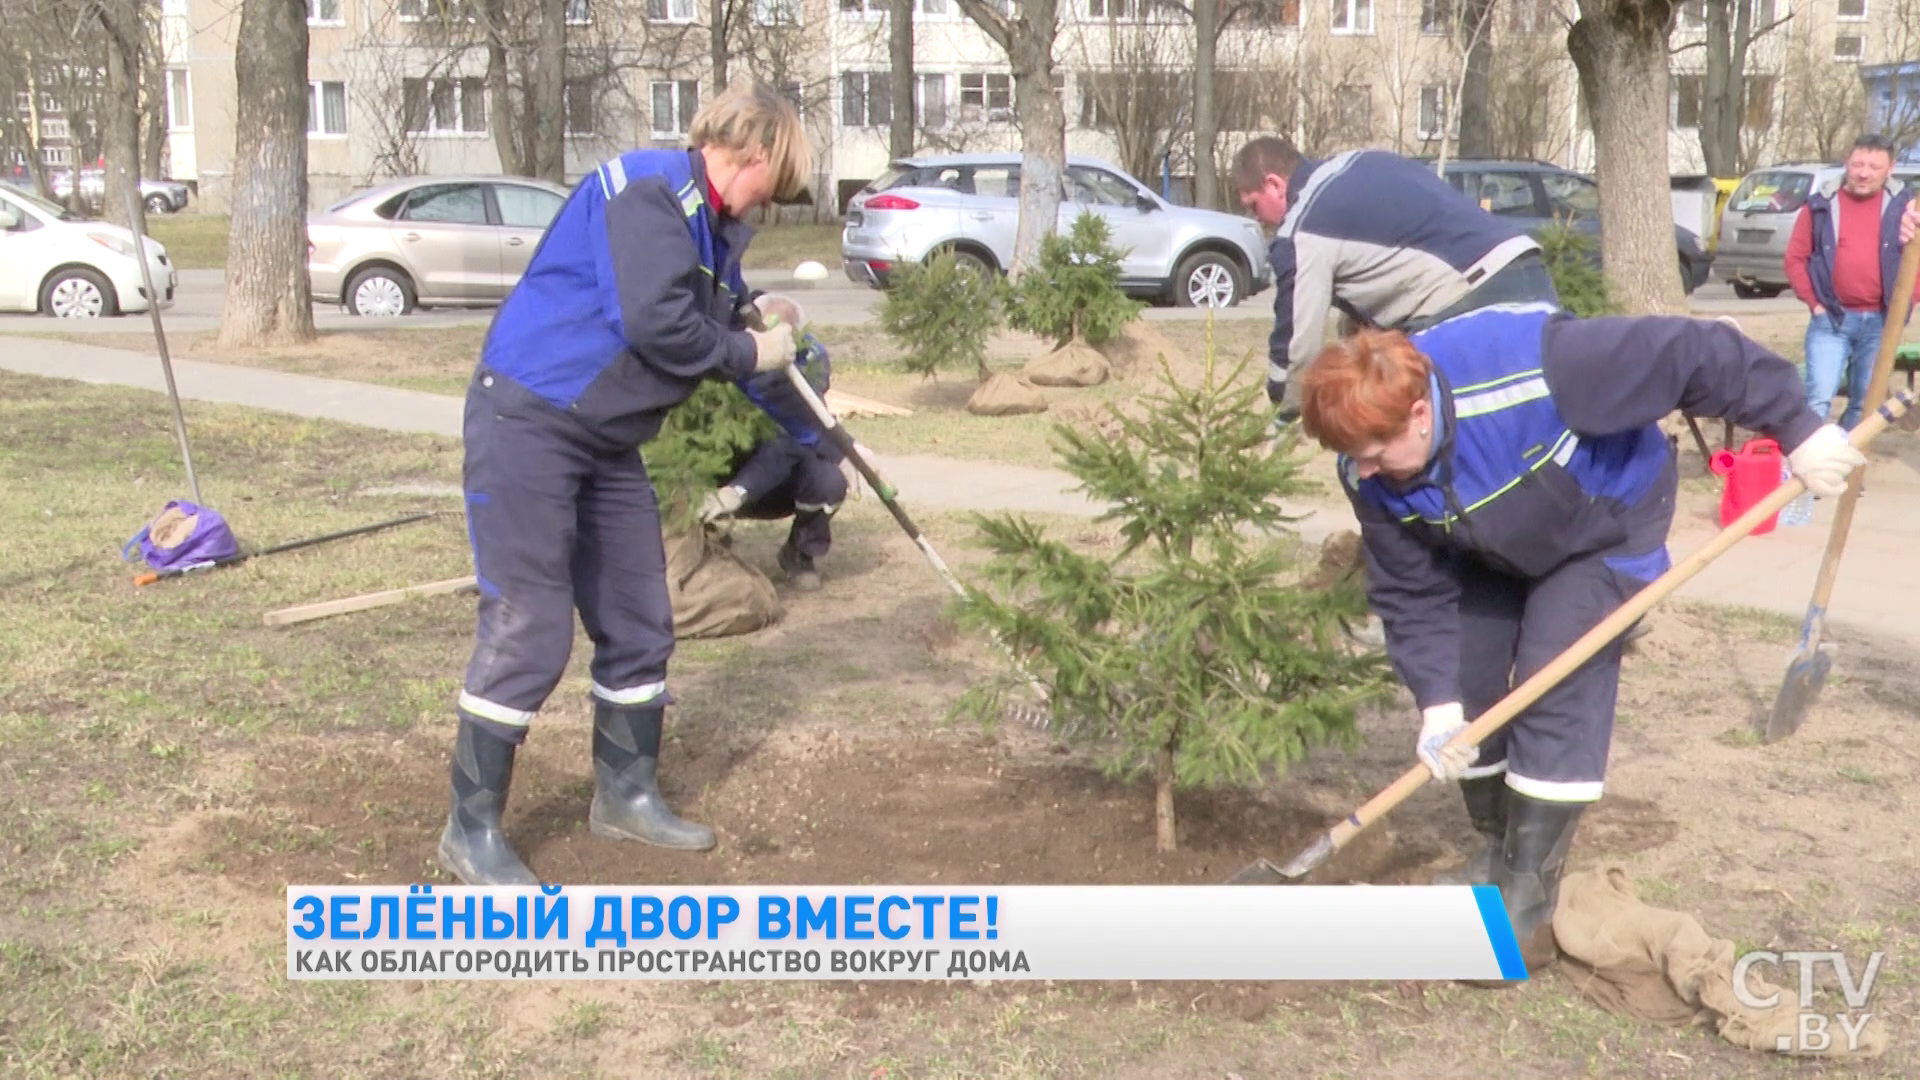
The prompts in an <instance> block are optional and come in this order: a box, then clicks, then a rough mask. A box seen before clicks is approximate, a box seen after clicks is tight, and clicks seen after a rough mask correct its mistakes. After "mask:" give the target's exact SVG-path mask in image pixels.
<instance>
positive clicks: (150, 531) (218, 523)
mask: <svg viewBox="0 0 1920 1080" xmlns="http://www.w3.org/2000/svg"><path fill="white" fill-rule="evenodd" d="M135 546H138V547H139V548H140V555H141V557H142V558H143V559H145V560H146V563H147V565H148V566H150V567H152V568H153V569H155V570H176V569H180V568H182V567H188V566H197V565H199V564H201V563H208V562H213V561H214V560H216V559H225V558H230V557H232V556H234V555H238V554H240V542H239V541H238V540H236V539H234V536H233V530H232V529H231V528H229V527H228V526H227V519H226V518H223V517H221V516H220V513H219V511H217V510H211V509H208V508H207V507H204V506H197V505H195V504H193V503H190V502H185V501H182V500H178V499H176V500H174V501H173V502H170V503H168V504H167V507H166V509H164V510H162V511H160V513H159V515H158V516H157V517H155V518H154V519H153V520H152V521H149V522H147V524H146V525H145V526H143V527H142V528H141V529H140V531H139V532H137V533H135V534H134V535H133V539H131V540H128V541H127V542H126V545H125V546H124V547H122V548H121V549H120V557H121V559H123V560H127V561H131V560H132V558H133V555H132V552H133V549H134V547H135Z"/></svg>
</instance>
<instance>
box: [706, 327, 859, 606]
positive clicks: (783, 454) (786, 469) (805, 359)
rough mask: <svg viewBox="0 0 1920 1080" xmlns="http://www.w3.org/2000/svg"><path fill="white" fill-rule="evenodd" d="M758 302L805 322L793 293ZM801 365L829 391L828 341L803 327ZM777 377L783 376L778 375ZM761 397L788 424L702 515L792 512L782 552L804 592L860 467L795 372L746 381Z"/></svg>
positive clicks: (785, 568) (812, 586) (815, 577)
mask: <svg viewBox="0 0 1920 1080" xmlns="http://www.w3.org/2000/svg"><path fill="white" fill-rule="evenodd" d="M754 305H755V306H756V307H758V308H759V309H760V310H761V312H762V313H763V314H764V315H765V316H766V317H767V321H769V322H772V321H773V320H775V319H778V320H779V321H781V322H784V323H786V324H788V325H790V326H796V327H803V326H805V325H806V321H805V318H804V316H803V315H802V314H801V311H800V305H799V304H798V303H797V302H796V301H794V300H793V299H791V298H790V297H785V296H779V295H775V294H770V293H769V294H763V295H761V296H758V297H755V298H754ZM799 346H800V348H799V351H798V353H797V354H796V355H795V357H794V362H793V366H794V369H795V370H797V371H799V372H800V373H801V374H802V375H804V376H805V377H806V380H807V385H809V386H811V387H812V388H813V392H814V393H816V394H820V395H825V394H826V392H827V387H828V386H829V385H830V384H831V382H832V378H833V369H832V359H831V358H830V357H829V356H828V354H827V348H826V346H824V345H822V344H820V342H819V341H818V340H817V339H815V338H814V336H813V335H812V334H808V333H803V334H802V335H801V337H800V342H799ZM776 380H777V381H776ZM747 388H748V391H749V392H750V393H751V394H752V395H753V396H754V400H755V401H756V403H758V404H760V407H761V408H762V409H763V410H764V411H765V412H767V413H768V415H770V416H772V417H773V418H774V419H775V420H776V421H778V422H779V423H780V425H781V429H782V430H781V431H780V433H779V434H777V435H775V436H774V437H772V438H770V439H767V440H765V441H763V442H761V443H760V444H759V445H758V446H756V447H754V449H753V452H752V453H751V454H750V455H748V456H747V458H746V460H745V462H744V463H742V464H740V465H739V467H738V468H737V470H736V471H735V473H734V475H733V478H732V479H731V480H729V481H728V482H727V483H725V484H723V485H721V486H720V487H719V488H717V489H716V490H714V491H713V492H711V493H709V494H708V495H707V497H706V500H705V501H704V502H703V503H702V504H701V507H700V520H701V521H703V522H711V521H718V520H720V519H721V518H724V517H737V518H747V519H751V520H755V521H778V520H780V519H782V518H786V517H792V518H793V526H792V527H791V528H790V529H788V531H787V542H786V543H785V544H782V545H781V547H780V552H779V555H778V556H777V558H778V561H779V564H780V570H781V572H782V573H784V574H785V575H786V576H787V581H788V582H789V583H791V584H792V585H793V587H794V588H796V589H799V590H800V591H802V592H812V591H814V590H816V589H818V588H820V569H819V566H818V565H817V563H818V560H820V559H823V558H825V557H826V555H827V551H828V550H829V549H831V548H832V547H833V514H834V512H835V511H837V510H839V509H840V504H841V503H842V502H843V501H845V499H846V498H847V494H848V492H853V493H854V496H855V497H856V498H858V497H859V496H858V493H859V490H860V486H859V485H860V477H859V473H858V472H856V471H855V470H854V468H853V464H852V463H851V462H849V461H848V460H847V459H846V455H844V454H842V453H841V452H840V447H839V446H837V445H836V444H835V443H834V441H833V440H832V439H830V438H828V437H827V435H826V432H825V430H824V429H823V428H822V427H821V425H820V422H819V419H818V418H817V417H815V416H814V415H813V413H812V410H811V409H810V408H809V407H808V405H807V403H806V401H805V400H803V399H802V398H801V397H800V394H799V392H798V391H796V390H795V389H794V388H793V386H792V384H791V382H789V380H788V378H787V377H786V376H785V375H784V374H782V375H778V376H766V375H762V376H756V377H755V378H754V379H752V380H750V381H749V382H748V383H747Z"/></svg>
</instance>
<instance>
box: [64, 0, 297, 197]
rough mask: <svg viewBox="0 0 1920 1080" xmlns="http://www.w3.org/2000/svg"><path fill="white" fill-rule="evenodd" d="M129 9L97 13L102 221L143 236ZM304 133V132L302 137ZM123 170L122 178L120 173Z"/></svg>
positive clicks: (133, 29)
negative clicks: (103, 58) (102, 93)
mask: <svg viewBox="0 0 1920 1080" xmlns="http://www.w3.org/2000/svg"><path fill="white" fill-rule="evenodd" d="M130 9H131V4H129V3H127V2H125V0H109V2H108V3H104V4H102V5H101V6H100V7H99V8H98V9H96V10H97V13H98V15H99V19H100V26H101V29H103V30H105V31H106V33H105V35H104V37H105V39H106V50H107V98H106V101H105V102H104V103H103V104H104V106H105V108H104V109H103V110H102V111H103V112H104V113H105V114H106V116H105V122H104V123H103V124H102V125H101V126H102V128H103V129H104V134H105V136H106V137H105V140H104V141H105V144H106V145H105V148H104V149H105V153H106V159H107V175H106V177H105V180H106V187H105V189H104V191H103V193H102V194H103V197H104V198H105V199H106V205H105V206H103V207H101V209H100V216H101V217H102V218H104V219H106V220H107V221H111V222H113V223H114V224H116V225H124V226H126V227H127V228H129V229H132V230H133V231H134V232H136V233H140V234H142V235H145V234H146V231H147V209H146V207H145V206H142V205H141V202H140V34H141V31H140V24H139V22H138V19H137V17H136V16H135V13H134V12H133V11H132V10H130ZM302 134H304V131H303V132H302ZM122 170H125V172H126V175H125V176H124V177H123V176H122V175H121V171H122ZM79 187H80V163H79V162H78V161H75V162H74V190H76V191H77V190H79ZM129 188H131V189H132V191H133V220H131V221H129V220H128V219H127V192H128V189H129Z"/></svg>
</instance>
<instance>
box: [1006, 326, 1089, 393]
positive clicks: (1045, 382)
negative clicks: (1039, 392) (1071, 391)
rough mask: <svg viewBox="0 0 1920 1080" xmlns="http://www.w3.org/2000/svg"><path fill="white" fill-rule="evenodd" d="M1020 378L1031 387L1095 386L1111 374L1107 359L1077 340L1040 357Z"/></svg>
mask: <svg viewBox="0 0 1920 1080" xmlns="http://www.w3.org/2000/svg"><path fill="white" fill-rule="evenodd" d="M1020 374H1021V375H1022V377H1024V378H1025V379H1026V381H1027V382H1030V383H1032V384H1033V385H1035V386H1065V387H1075V388H1081V387H1088V386H1099V385H1100V384H1101V383H1103V382H1106V381H1107V377H1108V376H1109V375H1110V374H1112V371H1111V367H1110V365H1109V364H1108V363H1107V358H1106V357H1104V356H1102V355H1100V352H1099V350H1097V349H1095V348H1094V347H1093V346H1091V345H1089V344H1087V343H1086V342H1084V341H1081V340H1080V339H1079V338H1074V339H1073V340H1071V341H1069V342H1067V343H1066V344H1065V345H1062V346H1060V347H1059V348H1057V349H1055V350H1053V351H1052V352H1050V353H1048V354H1046V355H1045V356H1042V357H1041V358H1039V359H1038V360H1035V361H1033V362H1032V363H1030V364H1028V365H1027V366H1026V367H1025V368H1023V369H1021V372H1020Z"/></svg>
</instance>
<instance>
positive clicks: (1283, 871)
mask: <svg viewBox="0 0 1920 1080" xmlns="http://www.w3.org/2000/svg"><path fill="white" fill-rule="evenodd" d="M1332 855H1333V837H1331V836H1329V835H1327V834H1325V833H1322V834H1321V836H1320V839H1318V840H1316V841H1314V842H1313V846H1311V847H1309V848H1307V849H1306V850H1305V851H1302V852H1301V853H1300V854H1298V855H1295V856H1294V857H1293V858H1292V859H1291V860H1289V861H1288V862H1287V865H1285V866H1275V865H1274V864H1273V863H1271V862H1269V861H1267V860H1266V859H1258V860H1255V861H1254V862H1250V863H1248V864H1247V865H1245V866H1243V867H1241V868H1240V872H1239V873H1237V874H1235V875H1233V876H1232V877H1230V878H1228V879H1227V884H1229V885H1297V884H1299V883H1301V882H1303V881H1305V880H1306V879H1307V875H1308V874H1311V873H1313V872H1314V871H1315V870H1317V869H1319V868H1320V864H1322V863H1324V862H1326V861H1327V859H1329V858H1331V857H1332Z"/></svg>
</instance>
